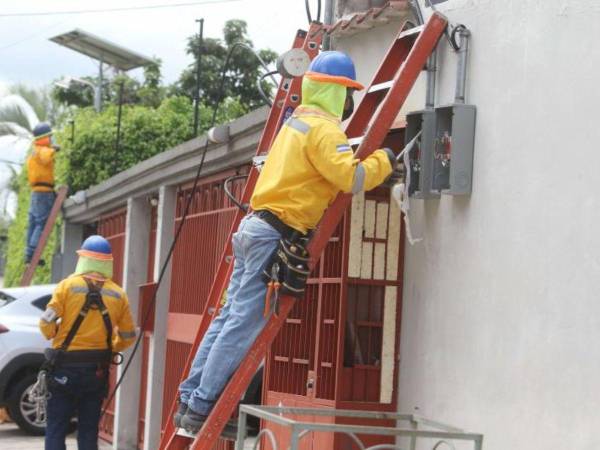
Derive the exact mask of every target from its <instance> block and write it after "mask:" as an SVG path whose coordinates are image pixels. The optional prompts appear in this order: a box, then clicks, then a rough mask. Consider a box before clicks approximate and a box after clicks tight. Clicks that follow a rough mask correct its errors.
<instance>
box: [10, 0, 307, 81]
mask: <svg viewBox="0 0 600 450" xmlns="http://www.w3.org/2000/svg"><path fill="white" fill-rule="evenodd" d="M192 1H193V0H151V1H144V0H104V1H102V2H91V1H85V2H84V1H81V0H79V1H74V0H52V1H51V2H50V1H47V0H46V1H42V0H19V1H18V2H8V1H6V0H5V1H2V9H1V10H0V16H1V15H3V14H13V13H33V12H44V13H45V12H61V11H63V12H64V11H74V10H83V9H107V8H123V7H136V6H149V5H164V4H170V5H175V4H178V3H179V4H181V3H189V2H192ZM207 1H219V0H207ZM313 3H314V4H316V1H315V0H313ZM199 18H204V20H205V22H204V34H205V36H207V37H220V36H221V30H222V28H223V24H224V23H225V21H227V20H228V19H243V20H245V21H246V22H247V23H248V29H249V33H250V37H251V39H252V40H253V41H254V44H255V46H257V47H258V48H265V47H267V48H271V49H273V50H275V51H277V52H280V53H281V52H283V51H285V50H287V49H289V48H290V46H291V43H292V40H293V37H294V33H295V30H296V29H298V28H306V26H307V19H306V13H305V8H304V0H239V1H223V2H220V3H212V4H200V5H194V6H182V7H174V6H172V7H169V8H161V9H150V10H137V11H121V12H105V13H93V14H92V13H89V14H77V15H66V14H65V15H45V16H34V17H0V82H3V83H5V84H6V83H8V84H11V83H16V82H21V83H26V84H32V85H44V84H48V83H50V82H52V81H53V80H55V79H57V78H60V77H61V76H63V75H72V76H84V75H95V74H96V70H97V69H96V64H95V62H94V61H92V60H91V59H90V58H88V57H86V56H84V55H81V54H78V53H75V52H73V51H71V50H69V49H66V48H63V47H61V46H59V45H57V44H55V43H53V42H50V41H48V38H49V37H52V36H56V35H58V34H61V33H64V32H67V31H70V30H72V29H74V28H80V29H82V30H85V31H89V32H91V33H93V34H96V35H98V36H99V37H103V38H106V39H108V40H110V41H113V42H114V43H116V44H119V45H121V46H123V47H126V48H128V49H131V50H133V51H136V52H138V53H141V54H143V55H146V56H150V57H154V56H155V57H158V58H160V59H162V61H163V66H162V67H163V76H164V80H165V81H166V82H172V81H174V80H176V79H177V77H178V75H179V73H180V72H181V71H182V70H183V69H184V68H185V67H186V66H187V65H188V64H190V63H191V62H192V59H191V58H190V57H188V56H187V55H186V54H185V44H186V38H187V37H189V36H191V35H193V34H194V33H197V32H198V24H197V23H196V22H195V19H199ZM138 72H139V71H138ZM132 74H136V71H132ZM137 75H139V73H138V74H137Z"/></svg>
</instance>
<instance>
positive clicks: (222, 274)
mask: <svg viewBox="0 0 600 450" xmlns="http://www.w3.org/2000/svg"><path fill="white" fill-rule="evenodd" d="M321 27H322V25H321V24H317V23H314V24H311V26H310V29H309V31H308V32H306V31H303V30H298V32H297V33H296V37H295V39H294V43H293V48H302V49H304V50H306V51H307V53H308V54H309V56H310V57H311V59H312V58H313V57H314V56H316V53H317V52H318V47H319V45H318V44H319V43H320V39H321V38H320V37H318V38H317V39H318V41H316V42H317V45H316V46H315V47H314V48H311V47H313V46H312V45H310V42H314V36H315V35H316V32H317V31H318V30H319V28H321ZM311 36H312V37H311ZM311 39H312V40H311ZM301 83H302V79H301V78H293V79H282V80H281V82H280V86H279V89H278V90H277V94H276V96H275V99H274V102H273V106H272V108H271V110H270V112H269V117H268V119H267V123H266V124H265V127H264V129H263V133H262V135H261V138H260V140H259V144H258V147H257V151H256V155H260V154H261V153H263V152H265V151H268V150H269V148H270V147H271V145H272V143H273V141H274V140H275V136H276V135H277V132H278V131H279V128H280V126H281V124H282V121H283V118H284V114H285V113H286V110H287V109H288V108H289V107H293V108H294V109H295V107H296V106H298V105H299V103H300V98H301V96H300V89H301ZM258 175H259V173H258V170H257V169H256V168H255V167H251V169H250V172H249V174H248V179H247V181H246V184H245V186H244V190H243V194H242V198H241V203H242V204H244V203H247V202H248V201H249V200H250V197H251V195H252V192H253V191H254V186H255V184H256V181H257V180H258ZM244 215H245V213H244V212H243V211H241V210H239V209H238V210H237V212H236V214H235V216H234V219H233V222H232V225H231V228H230V231H229V237H228V239H227V241H226V242H225V246H224V249H223V252H222V255H221V258H220V261H219V265H218V269H217V272H216V274H215V278H214V280H213V283H212V287H211V290H210V292H209V296H208V299H207V302H206V305H205V308H204V311H203V314H202V316H201V320H200V324H199V326H198V331H197V334H196V338H195V340H194V343H193V344H192V349H191V351H190V353H189V355H188V358H187V361H186V364H185V366H184V372H183V373H182V378H181V380H184V379H185V378H186V377H187V375H188V373H189V368H190V367H191V363H192V361H193V359H194V357H195V355H196V351H197V349H198V346H199V345H200V342H201V341H202V338H203V337H204V334H205V333H206V331H207V330H208V327H209V325H210V323H211V322H212V320H213V318H214V317H216V316H217V314H218V309H219V306H220V300H221V296H222V294H223V290H224V289H225V286H226V284H227V282H228V281H229V279H230V277H231V272H232V270H233V259H232V258H233V256H232V253H233V252H232V246H231V237H232V236H233V233H235V231H236V230H237V227H238V226H239V223H240V222H241V220H242V218H243V217H244ZM211 310H212V314H211V313H210V311H211ZM176 408H177V399H175V401H174V402H173V403H172V405H171V408H170V413H169V416H168V417H172V416H173V414H174V413H175V410H176ZM169 436H171V437H170V438H169ZM178 438H180V437H178V436H177V435H176V434H175V427H174V425H173V423H172V421H170V420H169V421H168V422H167V424H166V426H165V430H164V433H163V439H162V440H161V446H160V449H164V448H169V449H173V448H175V447H173V446H174V445H176V441H177V440H178ZM163 444H164V445H163Z"/></svg>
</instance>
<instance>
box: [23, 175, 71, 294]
mask: <svg viewBox="0 0 600 450" xmlns="http://www.w3.org/2000/svg"><path fill="white" fill-rule="evenodd" d="M67 191H68V188H67V186H61V187H59V188H58V191H57V193H56V198H55V199H54V204H53V205H52V209H51V210H50V214H49V215H48V219H47V220H46V224H45V225H44V229H43V231H42V234H41V236H40V240H39V241H38V245H37V247H36V249H35V252H34V253H33V256H32V258H31V263H30V264H29V266H28V267H27V269H26V270H25V273H23V276H22V278H21V286H29V285H30V284H31V280H32V279H33V274H34V273H35V269H36V268H37V266H38V264H39V262H40V259H41V258H42V253H43V252H44V249H45V248H46V244H47V243H48V238H49V237H50V233H52V228H54V224H55V223H56V219H57V218H58V215H59V213H60V209H61V208H62V204H63V202H64V201H65V198H66V197H67Z"/></svg>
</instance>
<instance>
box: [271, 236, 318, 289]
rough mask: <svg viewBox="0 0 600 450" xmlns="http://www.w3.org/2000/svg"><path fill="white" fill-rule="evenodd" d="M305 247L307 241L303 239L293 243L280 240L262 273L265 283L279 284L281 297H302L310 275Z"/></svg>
mask: <svg viewBox="0 0 600 450" xmlns="http://www.w3.org/2000/svg"><path fill="white" fill-rule="evenodd" d="M307 245H308V239H307V238H305V237H300V238H297V239H295V240H293V241H291V240H289V239H283V238H282V239H281V240H280V241H279V245H278V246H277V249H276V250H275V251H274V252H273V255H272V256H271V259H270V261H269V263H268V264H267V267H265V270H264V271H263V279H264V280H265V282H266V283H269V282H271V281H274V282H277V283H280V284H281V288H280V291H279V292H280V294H282V295H291V296H292V297H296V298H302V297H304V291H305V289H306V282H307V280H308V276H309V274H310V269H309V268H308V261H309V255H308V251H307V250H306V246H307Z"/></svg>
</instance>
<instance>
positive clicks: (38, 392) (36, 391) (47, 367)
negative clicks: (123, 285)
mask: <svg viewBox="0 0 600 450" xmlns="http://www.w3.org/2000/svg"><path fill="white" fill-rule="evenodd" d="M84 280H85V282H86V284H87V287H88V291H87V293H86V295H85V303H84V304H83V306H82V307H81V310H80V311H79V314H78V315H77V318H76V319H75V321H74V322H73V325H72V326H71V329H70V330H69V332H68V333H67V336H66V337H65V339H64V341H63V342H62V344H61V346H60V347H59V348H58V349H47V351H46V352H45V356H46V362H44V364H42V366H41V368H40V371H39V373H38V378H37V382H36V383H35V384H34V385H33V387H32V389H31V391H30V393H29V397H30V400H31V401H32V402H34V403H35V405H36V412H37V415H38V417H40V418H41V417H44V418H45V416H46V401H47V400H48V399H49V398H50V393H49V391H48V380H49V379H51V375H52V373H53V372H54V370H55V369H56V367H57V366H59V365H60V364H81V363H82V364H98V366H99V369H102V370H105V372H106V376H108V366H109V365H110V364H120V362H121V361H122V359H123V358H122V355H121V354H120V353H116V354H113V351H112V330H113V326H112V321H111V320H110V315H109V313H108V308H106V305H105V304H104V301H103V300H102V284H103V283H101V284H100V286H98V285H96V284H95V283H94V282H93V281H92V280H90V279H88V278H85V277H84ZM90 310H98V311H100V313H101V314H102V321H103V322H104V328H106V345H107V346H108V349H107V350H100V351H98V350H81V351H71V352H68V351H67V350H68V348H69V345H71V342H72V341H73V339H74V338H75V336H76V335H77V332H78V331H79V328H80V327H81V324H82V323H83V321H84V320H85V318H86V317H87V315H88V313H89V312H90Z"/></svg>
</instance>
